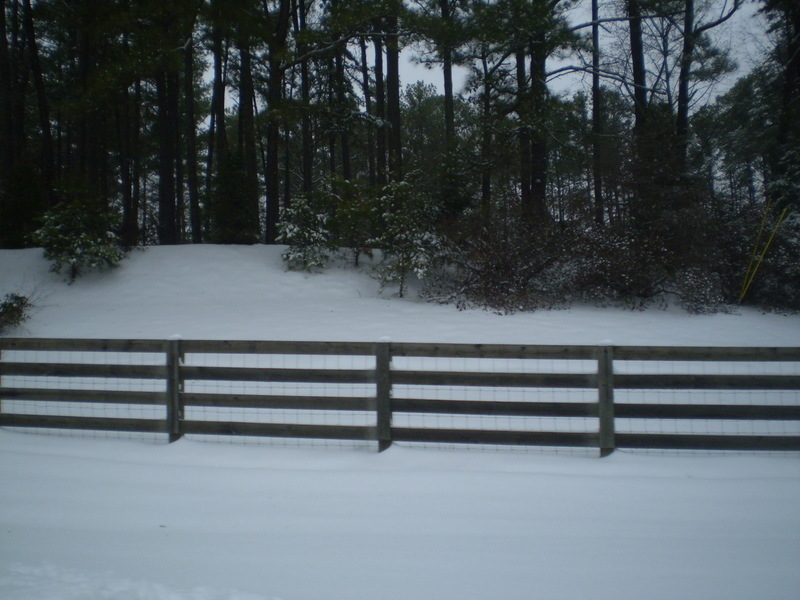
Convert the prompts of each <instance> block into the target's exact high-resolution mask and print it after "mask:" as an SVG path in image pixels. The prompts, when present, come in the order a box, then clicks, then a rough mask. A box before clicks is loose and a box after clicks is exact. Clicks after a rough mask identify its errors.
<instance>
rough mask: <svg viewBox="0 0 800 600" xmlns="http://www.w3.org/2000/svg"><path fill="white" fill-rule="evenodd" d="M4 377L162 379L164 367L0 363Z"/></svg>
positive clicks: (0, 370)
mask: <svg viewBox="0 0 800 600" xmlns="http://www.w3.org/2000/svg"><path fill="white" fill-rule="evenodd" d="M0 373H2V374H3V375H4V376H5V375H34V376H42V377H119V378H129V379H163V378H165V377H166V374H167V369H166V366H164V365H104V364H102V365H101V364H98V365H95V364H80V363H27V362H3V363H0Z"/></svg>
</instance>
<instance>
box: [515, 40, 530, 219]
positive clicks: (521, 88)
mask: <svg viewBox="0 0 800 600" xmlns="http://www.w3.org/2000/svg"><path fill="white" fill-rule="evenodd" d="M525 59H526V55H525V49H524V48H518V49H517V52H516V67H517V69H516V72H517V117H518V118H519V125H518V131H517V138H518V140H519V187H520V209H521V211H522V216H523V218H524V219H526V220H528V221H531V222H532V221H533V218H534V210H533V197H532V196H531V166H532V164H533V156H532V155H531V131H530V128H529V127H528V111H529V110H530V101H531V99H530V95H529V93H528V73H527V69H526V64H525V62H526V61H525Z"/></svg>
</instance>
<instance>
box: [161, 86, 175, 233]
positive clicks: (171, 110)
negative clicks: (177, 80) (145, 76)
mask: <svg viewBox="0 0 800 600" xmlns="http://www.w3.org/2000/svg"><path fill="white" fill-rule="evenodd" d="M173 88H174V80H173V77H172V76H171V73H168V72H161V73H159V74H158V75H157V76H156V110H157V114H156V130H157V132H158V133H157V138H158V241H159V243H160V244H176V243H177V242H178V230H177V221H176V212H175V160H176V158H177V157H176V152H175V150H176V148H175V120H176V119H177V118H178V114H177V111H176V110H175V105H174V100H175V98H176V91H177V90H174V89H173Z"/></svg>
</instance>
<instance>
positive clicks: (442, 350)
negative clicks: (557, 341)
mask: <svg viewBox="0 0 800 600" xmlns="http://www.w3.org/2000/svg"><path fill="white" fill-rule="evenodd" d="M595 349H596V347H595V346H526V345H509V344H415V343H392V355H393V356H415V357H430V358H507V359H510V358H520V359H556V360H558V359H585V360H590V359H592V358H594V352H595Z"/></svg>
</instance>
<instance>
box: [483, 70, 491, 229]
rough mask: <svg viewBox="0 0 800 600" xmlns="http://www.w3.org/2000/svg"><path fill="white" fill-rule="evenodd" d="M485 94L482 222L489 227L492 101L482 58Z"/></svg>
mask: <svg viewBox="0 0 800 600" xmlns="http://www.w3.org/2000/svg"><path fill="white" fill-rule="evenodd" d="M482 67H483V94H482V95H481V116H482V119H481V220H482V221H483V226H484V227H488V226H489V224H490V223H491V219H492V128H491V126H490V122H489V120H490V118H491V114H492V101H491V95H490V87H489V74H488V68H487V67H488V65H487V63H486V58H485V57H483V58H482Z"/></svg>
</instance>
